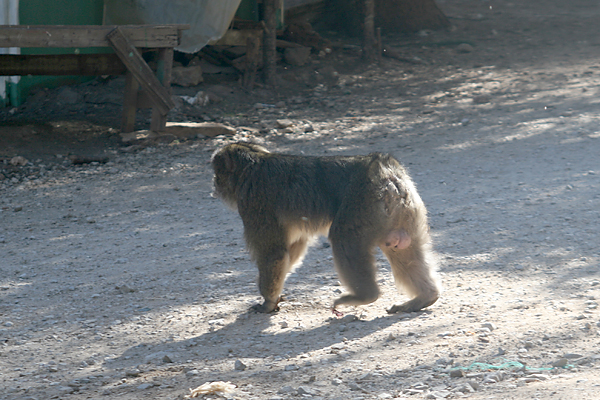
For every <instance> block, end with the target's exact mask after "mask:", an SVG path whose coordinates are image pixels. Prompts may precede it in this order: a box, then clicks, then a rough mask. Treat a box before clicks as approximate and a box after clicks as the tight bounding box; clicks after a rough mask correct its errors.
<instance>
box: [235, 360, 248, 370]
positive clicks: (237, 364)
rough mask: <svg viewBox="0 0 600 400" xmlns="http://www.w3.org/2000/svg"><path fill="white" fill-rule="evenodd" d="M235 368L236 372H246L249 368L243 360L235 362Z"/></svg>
mask: <svg viewBox="0 0 600 400" xmlns="http://www.w3.org/2000/svg"><path fill="white" fill-rule="evenodd" d="M234 368H235V370H236V371H244V370H245V369H246V368H247V366H246V364H244V363H243V362H242V361H241V360H235V366H234Z"/></svg>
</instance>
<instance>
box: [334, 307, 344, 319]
mask: <svg viewBox="0 0 600 400" xmlns="http://www.w3.org/2000/svg"><path fill="white" fill-rule="evenodd" d="M331 312H332V313H333V315H335V316H336V317H338V318H341V317H343V316H344V313H343V312H341V311H338V310H336V309H335V308H332V309H331Z"/></svg>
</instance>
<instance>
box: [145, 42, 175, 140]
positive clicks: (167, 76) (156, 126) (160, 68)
mask: <svg viewBox="0 0 600 400" xmlns="http://www.w3.org/2000/svg"><path fill="white" fill-rule="evenodd" d="M172 69H173V49H159V50H158V60H157V63H156V77H157V78H158V80H159V81H160V83H161V84H162V85H163V87H165V88H168V89H167V92H168V94H169V100H171V101H172V99H171V71H172ZM171 108H172V107H171ZM166 124H167V113H162V112H161V111H160V110H159V109H158V108H153V109H152V119H151V120H150V130H152V131H154V132H162V131H164V130H165V126H166Z"/></svg>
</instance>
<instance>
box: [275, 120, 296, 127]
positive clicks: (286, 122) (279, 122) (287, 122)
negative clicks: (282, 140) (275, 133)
mask: <svg viewBox="0 0 600 400" xmlns="http://www.w3.org/2000/svg"><path fill="white" fill-rule="evenodd" d="M292 125H294V122H293V121H292V120H289V119H278V120H277V121H276V122H275V126H276V127H277V128H279V129H283V128H289V127H290V126H292Z"/></svg>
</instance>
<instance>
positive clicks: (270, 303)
mask: <svg viewBox="0 0 600 400" xmlns="http://www.w3.org/2000/svg"><path fill="white" fill-rule="evenodd" d="M289 262H290V260H289V254H288V252H287V251H286V250H285V248H284V249H277V250H276V251H273V252H270V253H269V254H267V255H264V256H262V257H258V258H257V265H258V273H259V278H258V287H259V289H260V294H261V295H262V296H263V297H264V299H265V301H264V303H263V304H260V305H259V304H257V305H255V306H254V307H252V309H253V310H255V311H257V312H261V313H270V312H274V311H279V307H278V304H279V302H280V301H281V299H282V298H281V292H282V291H283V283H284V281H285V276H286V274H287V273H288V271H289Z"/></svg>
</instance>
